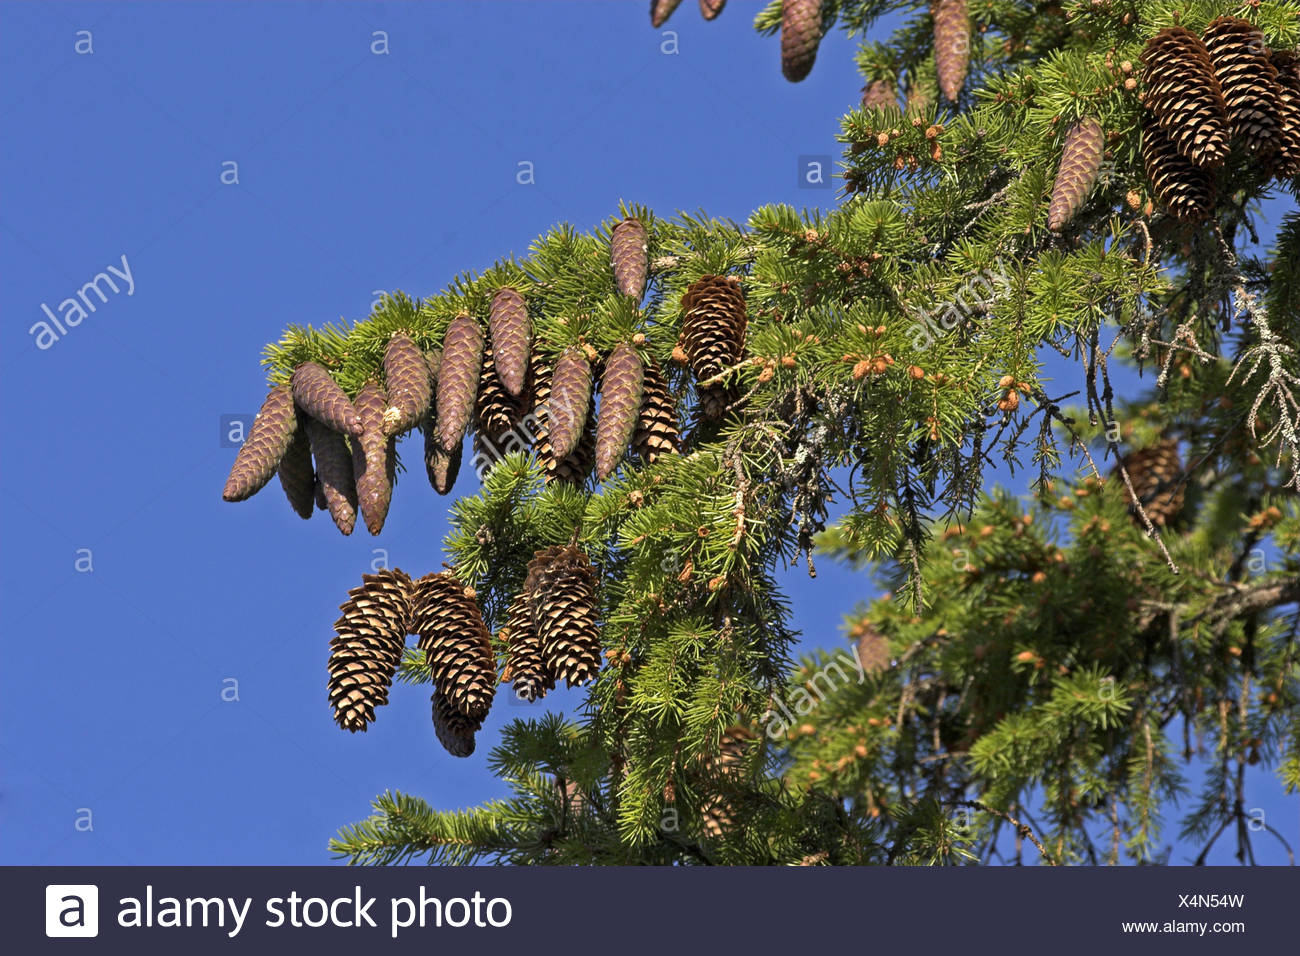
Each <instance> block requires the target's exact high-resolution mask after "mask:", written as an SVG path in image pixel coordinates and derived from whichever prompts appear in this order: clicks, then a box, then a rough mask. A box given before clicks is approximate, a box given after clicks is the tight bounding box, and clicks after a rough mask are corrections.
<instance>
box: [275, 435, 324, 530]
mask: <svg viewBox="0 0 1300 956" xmlns="http://www.w3.org/2000/svg"><path fill="white" fill-rule="evenodd" d="M299 415H300V416H301V413H299ZM276 471H277V473H278V474H279V476H280V487H281V488H283V489H284V496H285V497H286V498H288V499H289V505H290V507H292V508H293V510H294V511H296V512H297V513H298V516H299V517H300V518H310V517H311V513H312V505H314V504H315V497H316V470H315V468H313V467H312V463H311V442H310V441H308V440H307V426H306V425H304V424H303V423H302V421H301V419H300V420H299V424H298V427H297V428H296V429H295V430H294V433H293V440H292V441H290V442H289V447H288V449H287V450H286V451H285V453H284V457H283V458H281V459H280V467H279V468H278V469H276Z"/></svg>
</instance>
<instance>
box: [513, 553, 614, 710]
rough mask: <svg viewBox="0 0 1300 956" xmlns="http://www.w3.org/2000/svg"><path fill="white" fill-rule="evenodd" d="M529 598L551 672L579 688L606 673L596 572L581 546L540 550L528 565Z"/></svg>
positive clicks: (543, 654) (527, 586) (527, 583)
mask: <svg viewBox="0 0 1300 956" xmlns="http://www.w3.org/2000/svg"><path fill="white" fill-rule="evenodd" d="M524 595H525V597H526V599H527V601H528V602H529V607H530V609H531V611H532V615H533V627H534V629H535V630H536V632H537V636H538V638H539V639H540V640H541V642H542V657H543V659H544V660H545V662H546V671H547V673H548V674H550V675H552V676H553V677H554V678H555V680H557V681H560V680H563V681H565V682H566V683H567V684H568V686H570V687H574V686H577V685H581V684H585V683H587V682H588V681H590V680H591V679H592V678H594V677H595V676H596V672H597V671H598V670H599V669H600V629H599V628H598V627H597V626H596V592H595V572H594V571H593V570H592V567H591V563H590V562H589V561H588V560H587V556H586V555H585V554H583V553H582V552H581V551H579V550H578V549H577V548H576V547H574V546H572V545H570V546H569V547H553V548H547V549H545V550H542V551H538V552H537V553H536V554H534V556H533V560H532V561H531V562H529V564H528V576H527V578H526V579H525V581H524Z"/></svg>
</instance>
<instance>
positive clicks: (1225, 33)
mask: <svg viewBox="0 0 1300 956" xmlns="http://www.w3.org/2000/svg"><path fill="white" fill-rule="evenodd" d="M1204 38H1205V49H1206V52H1208V53H1209V55H1210V63H1211V64H1212V65H1213V66H1214V75H1215V76H1216V77H1218V80H1219V88H1220V89H1221V90H1222V91H1223V100H1224V103H1225V104H1226V105H1227V107H1228V119H1229V120H1231V121H1232V132H1233V135H1234V136H1235V137H1236V138H1237V139H1238V140H1239V141H1240V142H1241V143H1243V144H1244V145H1245V147H1246V148H1247V149H1248V150H1250V151H1251V152H1252V153H1262V154H1268V153H1272V152H1273V151H1274V150H1276V149H1277V147H1278V139H1279V133H1280V126H1281V122H1280V120H1279V117H1278V82H1277V68H1276V67H1275V66H1274V65H1273V64H1272V62H1271V61H1270V60H1269V56H1268V44H1267V43H1265V42H1264V34H1263V32H1262V31H1260V29H1259V28H1258V27H1256V26H1254V25H1253V24H1251V23H1250V22H1249V21H1247V20H1242V19H1241V18H1239V17H1219V18H1218V19H1217V20H1215V21H1214V22H1213V23H1211V24H1210V25H1209V26H1208V27H1206V28H1205V34H1204Z"/></svg>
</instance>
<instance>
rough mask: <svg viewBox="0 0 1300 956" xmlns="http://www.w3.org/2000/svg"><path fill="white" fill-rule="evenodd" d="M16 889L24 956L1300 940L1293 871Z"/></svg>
mask: <svg viewBox="0 0 1300 956" xmlns="http://www.w3.org/2000/svg"><path fill="white" fill-rule="evenodd" d="M0 886H2V889H3V896H2V898H3V918H4V936H3V949H4V950H5V951H6V952H9V953H14V954H26V953H32V952H39V953H44V952H50V951H56V950H57V951H58V952H60V953H76V952H97V951H103V952H113V953H125V952H129V953H132V954H150V953H168V954H171V953H177V952H181V953H184V954H185V956H191V954H201V953H218V952H220V953H229V952H248V953H270V952H274V951H276V950H277V949H278V948H280V947H293V948H295V949H297V948H298V947H303V946H310V947H311V949H310V952H311V953H312V954H313V956H317V954H326V953H349V954H355V953H356V952H358V949H357V947H362V949H361V950H360V951H362V952H366V951H369V949H370V948H371V947H377V948H379V947H382V948H383V949H384V950H385V951H387V950H390V949H394V948H397V949H405V950H409V951H415V950H416V949H423V950H424V951H425V952H429V951H431V950H430V947H433V948H435V949H436V948H437V947H439V946H441V945H456V946H465V945H468V946H472V947H474V952H475V953H476V954H479V953H483V954H491V953H519V952H523V951H528V950H531V949H534V948H540V951H542V952H549V951H554V950H558V949H560V948H561V947H562V948H564V949H566V950H567V949H570V948H576V949H577V950H579V951H582V950H585V949H587V948H588V947H591V948H593V949H596V950H598V951H599V950H604V951H608V952H614V953H618V954H623V953H642V952H645V953H651V952H653V953H656V954H660V956H663V954H665V953H668V954H671V953H672V952H673V949H674V948H678V949H681V950H682V951H683V952H684V953H693V952H699V951H704V950H703V948H704V947H718V946H725V947H728V948H729V949H732V950H734V948H735V947H737V946H745V947H752V948H753V949H755V950H757V951H759V952H764V953H768V952H777V951H781V950H786V949H790V950H793V951H798V952H807V951H808V950H809V949H820V948H823V947H825V948H838V947H845V946H852V947H853V948H854V949H855V950H856V949H858V948H859V947H865V948H875V947H878V946H892V945H897V946H908V947H913V949H911V950H909V951H910V952H917V951H919V952H923V953H924V952H935V951H938V950H939V948H940V947H944V948H946V947H950V946H957V947H976V948H977V949H978V950H980V951H986V950H987V951H993V952H999V953H1018V952H1026V953H1028V952H1034V953H1037V952H1041V951H1048V952H1052V953H1072V952H1089V953H1112V952H1134V953H1136V952H1142V953H1151V952H1154V953H1166V952H1168V953H1175V952H1177V953H1188V952H1201V951H1205V952H1208V951H1210V950H1211V949H1216V948H1221V947H1223V946H1225V945H1226V946H1242V945H1250V946H1252V947H1254V946H1261V945H1278V946H1282V945H1286V946H1288V947H1289V946H1293V945H1294V944H1295V942H1296V939H1297V913H1298V910H1300V872H1297V870H1295V869H1292V868H1275V869H1233V868H1218V869H1204V868H1202V869H1190V868H1160V869H1156V868H1126V869H1083V868H1075V869H1053V868H1047V867H1025V868H1015V867H997V868H992V867H990V868H975V867H966V868H953V869H940V868H912V869H904V868H885V867H876V868H867V869H836V868H829V867H807V868H799V867H790V868H784V869H724V868H716V869H714V868H707V867H704V868H698V869H695V868H665V869H652V868H646V869H577V868H564V869H559V868H557V869H543V868H533V869H523V868H519V869H512V868H476V867H466V868H459V869H455V868H447V869H442V868H430V867H405V868H387V869H384V868H379V869H370V868H343V867H138V868H131V867H29V868H23V867H6V868H3V869H0ZM917 947H919V950H918V949H916V948H917Z"/></svg>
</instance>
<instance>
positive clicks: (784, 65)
mask: <svg viewBox="0 0 1300 956" xmlns="http://www.w3.org/2000/svg"><path fill="white" fill-rule="evenodd" d="M821 41H822V0H785V3H784V4H782V6H781V72H782V73H783V74H784V75H785V78H786V79H787V80H789V81H790V82H791V83H798V82H799V81H800V80H802V79H804V78H805V77H807V76H808V74H809V73H811V72H812V68H813V62H814V61H815V60H816V59H817V45H818V44H819V43H821Z"/></svg>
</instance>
